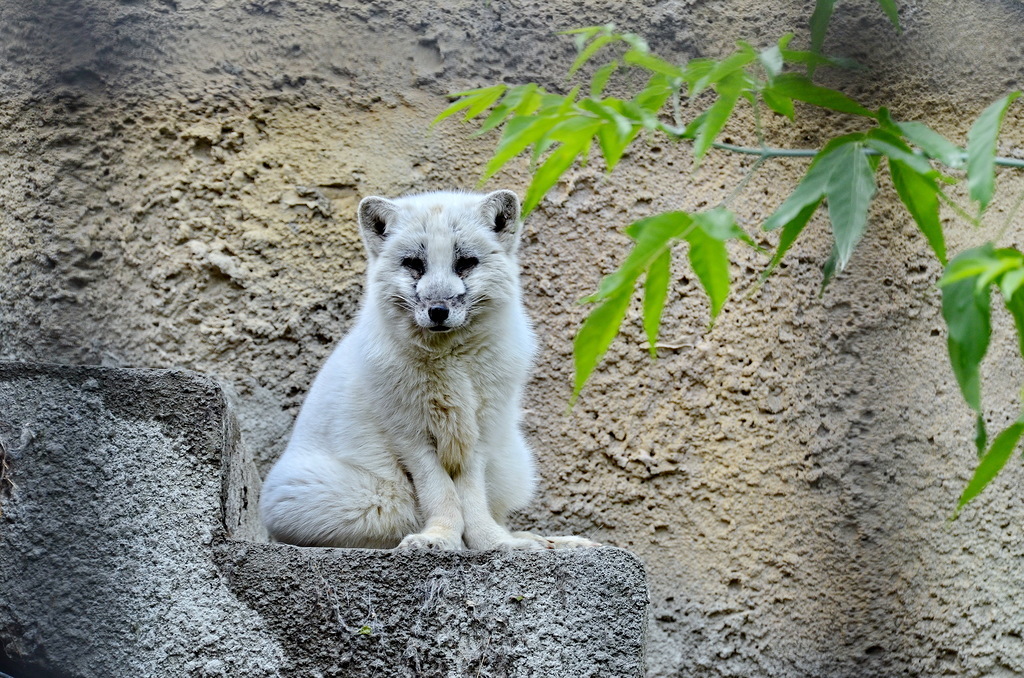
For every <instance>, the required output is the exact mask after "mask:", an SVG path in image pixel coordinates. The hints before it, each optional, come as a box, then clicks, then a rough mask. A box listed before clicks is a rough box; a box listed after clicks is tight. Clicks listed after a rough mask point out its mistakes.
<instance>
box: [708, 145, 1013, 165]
mask: <svg viewBox="0 0 1024 678" xmlns="http://www.w3.org/2000/svg"><path fill="white" fill-rule="evenodd" d="M711 145H712V146H713V147H714V148H718V149H721V150H723V151H731V152H733V153H744V154H746V155H759V156H761V157H762V158H813V157H814V156H816V155H817V154H818V151H816V150H814V149H813V148H771V147H769V146H765V147H755V146H736V145H735V144H727V143H724V142H721V141H716V142H714V143H713V144H711ZM864 153H866V154H867V155H878V151H876V150H873V149H866V150H865V151H864ZM995 163H996V164H997V165H999V166H1001V167H1017V168H1021V169H1024V159H1021V158H1005V157H1002V156H997V157H996V159H995Z"/></svg>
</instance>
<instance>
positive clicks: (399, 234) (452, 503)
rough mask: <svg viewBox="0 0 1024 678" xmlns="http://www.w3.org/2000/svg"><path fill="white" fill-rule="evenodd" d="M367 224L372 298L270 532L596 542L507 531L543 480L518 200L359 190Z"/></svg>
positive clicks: (308, 541) (333, 538)
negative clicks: (532, 430) (531, 389)
mask: <svg viewBox="0 0 1024 678" xmlns="http://www.w3.org/2000/svg"><path fill="white" fill-rule="evenodd" d="M359 229H360V231H361V233H362V236H363V241H364V242H365V244H366V250H367V252H368V253H369V263H368V265H367V284H366V295H365V298H364V300H363V303H362V307H361V308H360V310H359V315H358V317H357V319H356V323H355V326H354V327H353V328H352V331H351V332H349V334H348V335H347V336H346V337H345V338H344V339H343V340H342V342H341V344H339V345H338V347H337V348H336V349H335V350H334V353H333V354H332V355H331V357H330V358H329V359H328V361H327V363H326V364H325V365H324V367H323V369H322V370H321V371H320V374H319V375H318V376H317V378H316V380H315V381H314V382H313V386H312V388H311V389H310V391H309V395H308V396H307V397H306V402H305V403H304V404H303V406H302V410H301V412H300V413H299V417H298V420H297V421H296V423H295V430H294V432H293V433H292V438H291V441H290V442H289V443H288V447H287V448H286V449H285V451H284V454H283V455H282V456H281V458H280V459H279V460H278V461H277V463H276V464H275V465H274V467H273V468H272V469H271V470H270V474H269V475H268V476H267V480H266V482H265V483H264V485H263V498H262V501H261V511H262V516H263V521H264V523H265V524H266V526H267V528H268V529H269V531H270V534H271V536H273V537H274V538H275V539H277V540H279V541H284V542H289V543H292V544H300V545H316V546H347V547H370V548H392V547H395V546H400V547H407V548H440V549H458V548H461V547H462V546H463V543H465V545H466V546H468V547H469V548H471V549H495V548H502V549H533V548H552V547H562V546H592V545H595V544H594V543H593V542H591V541H589V540H586V539H583V538H580V537H541V536H538V535H533V534H529V533H524V532H517V533H511V532H509V530H508V529H507V528H506V527H505V526H504V521H505V519H506V517H507V516H508V514H509V512H510V511H513V510H515V509H519V508H522V507H523V506H525V505H526V503H527V502H528V501H529V500H530V497H531V495H532V494H533V491H534V487H535V484H536V480H535V478H534V463H533V459H532V456H531V453H530V450H529V448H528V447H527V446H526V442H525V440H523V437H522V434H521V433H520V432H519V400H520V396H521V394H522V390H523V385H524V383H525V382H526V379H527V376H528V372H529V369H530V365H531V361H532V357H533V353H534V338H533V333H532V331H531V329H530V324H529V321H528V319H527V317H526V313H525V311H524V309H523V306H522V302H521V301H520V295H519V273H518V264H517V262H516V248H517V245H518V242H519V201H518V199H517V198H516V196H515V194H514V193H512V192H511V191H495V192H494V193H490V194H488V195H480V194H473V193H428V194H425V195H417V196H410V197H405V198H399V199H397V200H386V199H384V198H377V197H370V198H365V199H363V201H362V202H360V203H359Z"/></svg>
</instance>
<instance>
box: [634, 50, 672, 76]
mask: <svg viewBox="0 0 1024 678" xmlns="http://www.w3.org/2000/svg"><path fill="white" fill-rule="evenodd" d="M622 60H623V61H625V62H626V63H627V64H632V65H633V66H639V67H641V68H645V69H647V70H648V71H651V72H652V73H660V74H661V75H665V76H668V77H670V78H681V77H683V69H681V68H679V67H678V66H674V65H672V64H670V63H669V62H667V61H665V60H664V59H661V58H659V57H656V56H654V55H653V54H651V53H649V52H641V51H639V50H635V49H631V50H629V51H628V52H626V53H625V54H623V55H622Z"/></svg>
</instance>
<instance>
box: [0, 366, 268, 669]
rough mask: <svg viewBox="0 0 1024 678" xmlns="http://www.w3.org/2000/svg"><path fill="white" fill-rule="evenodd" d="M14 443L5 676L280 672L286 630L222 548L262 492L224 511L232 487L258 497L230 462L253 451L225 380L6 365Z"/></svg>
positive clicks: (0, 376)
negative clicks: (232, 585)
mask: <svg viewBox="0 0 1024 678" xmlns="http://www.w3.org/2000/svg"><path fill="white" fill-rule="evenodd" d="M0 447H2V449H3V451H4V457H5V461H6V469H5V474H6V480H7V487H6V488H5V489H4V491H3V494H2V495H0V512H2V515H0V592H2V593H0V670H5V671H7V672H9V673H10V674H11V675H13V676H15V678H22V676H34V675H43V676H47V675H55V676H73V677H75V678H86V677H87V676H170V675H179V676H180V675H189V676H205V675H239V676H266V675H273V674H274V673H275V672H276V671H277V668H278V667H279V666H281V664H282V663H283V654H282V651H281V648H280V647H279V645H278V644H277V642H276V641H275V639H274V637H273V635H272V634H271V633H269V632H268V631H267V630H266V626H265V624H264V622H263V620H262V619H261V618H260V616H259V615H258V614H257V613H255V612H253V611H252V610H251V609H249V607H248V606H247V605H245V604H244V603H243V602H241V601H239V600H238V599H237V598H236V597H235V596H234V595H233V594H232V592H231V591H230V590H229V588H228V587H227V586H226V585H225V583H224V581H223V578H222V575H221V572H220V570H219V569H218V567H217V565H216V563H214V561H213V558H212V550H211V549H212V545H213V544H214V543H215V542H217V541H223V540H224V539H225V537H226V534H227V527H228V525H231V526H232V527H233V528H237V529H235V532H236V533H238V532H241V533H244V532H245V531H246V526H247V525H248V524H249V523H250V520H249V519H250V518H251V517H253V516H252V506H250V505H249V502H248V501H247V500H242V501H241V502H239V501H234V500H230V499H229V500H228V504H230V505H234V506H235V507H236V509H237V511H235V512H225V511H224V510H223V509H222V500H223V498H224V497H223V495H224V493H225V491H227V493H230V494H235V493H238V492H244V491H245V487H246V486H245V485H242V484H236V483H235V482H234V481H235V480H237V477H235V478H232V475H233V473H232V472H231V471H230V470H229V469H231V467H232V466H234V467H236V468H237V467H239V466H245V463H244V461H245V460H244V459H243V458H242V456H243V455H242V454H241V452H240V450H238V449H237V434H236V433H235V431H234V422H233V418H232V417H231V416H230V415H229V414H228V411H227V403H226V401H225V399H224V396H223V394H222V393H221V390H220V388H218V387H217V385H216V383H214V382H213V381H212V380H211V379H209V378H207V377H202V376H200V375H196V374H192V373H188V372H184V371H168V370H119V369H98V368H84V367H63V366H52V365H51V366H44V365H23V364H10V363H6V364H4V363H0ZM251 463H252V462H251V458H250V459H249V464H248V465H249V466H251ZM236 496H237V495H236ZM252 499H253V502H252V504H253V505H254V503H255V496H253V497H252ZM8 663H12V666H11V667H8V666H7V664H8ZM214 669H216V670H214Z"/></svg>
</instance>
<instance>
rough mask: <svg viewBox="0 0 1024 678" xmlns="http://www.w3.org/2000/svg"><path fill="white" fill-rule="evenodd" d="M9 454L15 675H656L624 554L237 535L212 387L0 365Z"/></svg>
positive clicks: (157, 375) (1, 596) (4, 595)
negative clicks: (388, 546)
mask: <svg viewBox="0 0 1024 678" xmlns="http://www.w3.org/2000/svg"><path fill="white" fill-rule="evenodd" d="M0 452H2V462H3V473H2V474H0V491H2V494H0V675H3V674H8V675H11V676H13V677H14V678H49V677H51V676H56V677H64V676H73V677H74V678H93V677H96V678H100V677H102V678H111V677H113V678H121V677H128V676H139V677H143V678H163V677H164V676H237V677H241V678H247V677H252V678H257V677H259V678H265V677H267V676H334V675H336V676H353V677H359V676H367V677H370V676H375V677H377V678H388V677H392V676H393V677H395V678H400V677H403V676H414V675H422V676H452V677H453V678H454V677H456V676H464V675H473V676H489V677H492V678H520V677H521V678H526V677H527V676H539V675H543V676H552V677H553V678H559V677H565V678H576V677H577V676H592V677H594V678H598V677H602V678H603V677H605V676H608V677H611V678H639V677H640V676H643V675H644V648H645V645H646V634H647V622H648V616H649V605H648V593H647V586H646V580H645V575H644V568H643V565H642V563H641V562H640V561H639V560H638V559H637V558H636V557H635V556H633V555H632V554H630V553H628V552H626V551H622V550H620V549H612V548H591V549H575V550H564V551H533V552H517V553H509V552H488V553H483V552H460V553H438V552H432V551H366V550H357V549H306V548H297V547H292V546H284V545H278V544H266V543H256V542H253V541H241V540H240V538H242V537H250V538H251V537H253V536H254V535H253V532H252V519H253V517H254V508H255V503H256V497H255V495H252V496H246V493H247V491H249V490H250V489H251V488H253V487H254V486H255V484H256V483H255V481H254V479H253V478H251V477H245V476H246V472H247V471H248V470H249V469H251V467H252V459H251V456H249V455H248V453H247V451H246V450H245V448H244V447H241V446H239V445H238V438H237V434H236V432H235V425H234V416H233V413H232V412H231V410H230V408H229V407H228V406H227V403H226V401H225V398H224V396H223V394H222V393H221V390H220V388H219V387H218V386H217V384H216V383H215V382H214V381H213V380H211V379H209V378H207V377H203V376H201V375H197V374H194V373H190V372H185V371H180V370H179V371H168V370H126V369H118V368H95V367H65V366H59V365H37V364H11V363H6V364H5V363H0Z"/></svg>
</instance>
